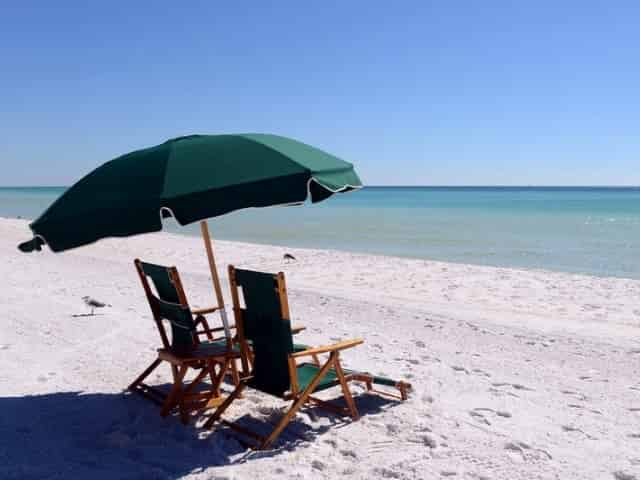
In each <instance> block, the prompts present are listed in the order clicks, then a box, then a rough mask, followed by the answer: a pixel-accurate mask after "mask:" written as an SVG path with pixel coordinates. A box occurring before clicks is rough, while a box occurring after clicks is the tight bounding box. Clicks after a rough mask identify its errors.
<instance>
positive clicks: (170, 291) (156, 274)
mask: <svg viewBox="0 0 640 480" xmlns="http://www.w3.org/2000/svg"><path fill="white" fill-rule="evenodd" d="M139 265H140V268H141V269H142V272H143V274H144V275H145V277H146V278H149V279H151V282H152V283H153V286H154V287H155V290H156V292H157V293H158V296H156V295H154V294H153V292H151V291H149V290H148V291H147V296H148V298H149V302H150V303H151V310H152V311H153V312H154V315H155V316H156V317H157V320H160V321H161V320H163V319H164V320H168V321H169V323H170V325H171V345H170V347H171V350H172V351H173V353H175V354H176V355H186V354H188V353H189V352H192V351H193V350H194V348H195V347H196V343H197V342H196V326H195V322H194V321H193V316H192V314H191V310H190V309H189V307H188V305H183V304H181V302H180V294H179V292H178V289H177V288H176V285H175V282H174V280H173V279H172V273H171V271H172V269H171V268H169V267H164V266H162V265H155V264H153V263H146V262H140V263H139ZM161 336H162V333H161Z"/></svg>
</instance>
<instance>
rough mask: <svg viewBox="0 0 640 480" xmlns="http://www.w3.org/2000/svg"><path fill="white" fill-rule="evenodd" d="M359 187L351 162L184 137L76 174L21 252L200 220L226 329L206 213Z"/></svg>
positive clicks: (291, 146)
mask: <svg viewBox="0 0 640 480" xmlns="http://www.w3.org/2000/svg"><path fill="white" fill-rule="evenodd" d="M361 186H362V184H361V182H360V179H359V178H358V175H357V174H356V173H355V171H354V169H353V165H352V164H350V163H348V162H345V161H343V160H341V159H339V158H337V157H334V156H333V155H330V154H328V153H326V152H323V151H322V150H319V149H317V148H314V147H312V146H310V145H306V144H304V143H301V142H298V141H296V140H292V139H290V138H286V137H281V136H276V135H267V134H238V135H190V136H185V137H178V138H174V139H172V140H168V141H166V142H164V143H162V144H160V145H157V146H154V147H150V148H146V149H143V150H137V151H135V152H131V153H128V154H126V155H123V156H121V157H118V158H116V159H114V160H111V161H109V162H107V163H105V164H103V165H102V166H100V167H98V168H96V169H95V170H94V171H92V172H91V173H89V174H88V175H86V176H85V177H83V178H82V179H80V180H79V181H78V182H77V183H75V184H74V185H73V186H71V187H70V188H69V189H68V190H67V191H66V192H65V193H64V194H62V195H61V196H60V197H59V198H58V199H57V200H56V201H55V202H54V203H53V204H52V205H51V206H50V207H49V208H48V209H47V210H46V211H45V212H44V213H43V214H42V215H41V216H40V217H38V218H37V219H36V220H35V221H34V222H33V223H31V224H30V228H31V230H32V231H33V234H34V238H33V239H32V240H29V241H27V242H24V243H22V244H20V245H19V248H20V250H22V251H23V252H30V251H34V250H40V249H41V247H42V245H44V244H47V245H49V248H51V250H53V251H54V252H61V251H63V250H68V249H70V248H75V247H80V246H82V245H87V244H89V243H92V242H95V241H96V240H99V239H101V238H106V237H127V236H131V235H137V234H141V233H148V232H156V231H159V230H161V229H162V218H166V217H169V216H173V217H174V218H175V219H176V221H177V222H178V223H179V224H181V225H187V224H190V223H193V222H196V221H201V229H202V234H203V238H204V240H205V247H206V250H207V256H208V260H209V265H210V268H211V275H212V279H213V282H214V289H215V293H216V297H217V299H218V307H217V308H220V309H221V312H222V314H223V323H224V324H225V327H226V326H227V321H226V315H224V305H223V301H222V291H221V288H220V283H219V279H218V275H217V270H216V268H215V261H214V257H213V248H212V245H211V237H210V235H209V231H208V227H207V224H206V222H205V221H204V220H205V219H207V218H211V217H215V216H218V215H223V214H225V213H228V212H232V211H234V210H239V209H243V208H248V207H267V206H273V205H288V204H300V203H303V202H304V201H305V200H307V199H308V198H310V199H311V201H312V202H319V201H322V200H324V199H326V198H328V197H330V196H331V195H333V194H334V193H338V192H346V191H350V190H353V189H356V188H360V187H361Z"/></svg>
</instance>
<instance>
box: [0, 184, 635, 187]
mask: <svg viewBox="0 0 640 480" xmlns="http://www.w3.org/2000/svg"><path fill="white" fill-rule="evenodd" d="M72 185H73V184H72ZM72 185H0V188H69V187H71V186H72ZM363 187H364V188H640V185H632V184H628V185H588V184H585V185H561V184H513V185H505V184H461V185H450V184H440V185H435V184H425V185H408V184H397V185H383V184H368V185H366V184H365V185H363Z"/></svg>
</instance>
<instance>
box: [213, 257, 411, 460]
mask: <svg viewBox="0 0 640 480" xmlns="http://www.w3.org/2000/svg"><path fill="white" fill-rule="evenodd" d="M229 282H230V285H231V295H232V298H233V311H234V316H235V320H236V329H237V333H238V338H239V342H240V350H241V358H242V370H243V373H242V378H241V380H240V384H239V385H238V386H237V387H236V388H235V390H234V391H233V392H232V393H231V394H230V395H229V396H228V397H227V398H226V399H225V401H224V402H223V403H222V404H221V405H220V406H219V407H218V408H217V409H216V411H215V412H214V413H213V415H212V416H211V417H210V418H209V419H208V420H207V422H205V424H204V426H205V427H207V428H211V427H212V426H213V424H214V423H215V422H216V421H218V420H221V422H222V423H223V424H225V425H227V426H229V427H230V428H232V429H234V430H236V431H238V432H240V433H242V434H244V435H245V436H247V437H249V438H251V439H252V440H254V443H249V446H251V447H252V448H257V449H264V448H268V447H270V446H271V445H272V444H273V442H274V441H275V440H276V438H277V437H278V436H279V435H280V433H281V432H282V431H283V430H284V428H285V427H286V426H287V424H288V423H289V422H290V421H291V419H292V418H293V417H294V416H295V414H296V412H297V411H298V410H299V409H300V408H301V407H302V406H303V405H304V404H306V403H308V402H311V403H314V404H316V405H318V406H320V407H322V408H327V409H329V410H331V411H334V412H337V413H340V414H345V415H348V416H350V417H351V418H353V419H354V420H356V419H357V418H358V416H359V414H358V409H357V407H356V404H355V402H354V399H353V397H352V395H351V392H350V390H349V386H348V383H349V382H350V381H354V380H355V381H362V382H364V383H365V385H366V386H367V389H368V390H373V384H374V383H381V382H380V381H376V377H373V376H371V375H369V374H367V373H360V372H354V371H347V370H344V369H343V368H342V365H341V362H340V352H341V351H343V350H346V349H348V348H352V347H355V346H357V345H360V344H361V343H363V340H362V339H353V340H346V341H342V342H338V343H335V344H333V345H326V346H322V347H316V348H307V349H305V350H302V351H297V352H296V351H294V348H293V340H292V332H291V324H290V316H289V305H288V300H287V291H286V286H285V279H284V274H283V273H282V272H281V273H278V274H276V275H274V274H269V273H262V272H254V271H250V270H240V269H236V268H234V267H233V266H229ZM241 293H242V297H243V298H244V304H245V306H244V307H242V306H241V303H240V295H241ZM249 341H251V343H252V345H253V365H252V369H251V371H250V372H249V366H250V364H249V359H250V357H251V355H250V349H249ZM321 354H328V355H329V357H328V359H327V360H325V361H324V362H319V363H309V362H304V363H300V364H298V363H297V361H298V360H299V359H303V358H309V357H313V356H317V355H321ZM379 379H380V378H379V377H378V380H379ZM383 380H384V381H386V382H387V384H388V385H391V386H394V387H396V388H397V389H398V390H399V391H400V394H399V395H393V396H396V397H397V398H401V399H406V398H407V392H408V391H409V390H410V389H411V385H410V384H408V383H404V382H395V381H391V380H388V379H383ZM335 386H340V387H341V389H342V394H343V397H344V400H345V403H346V407H342V406H339V405H336V404H335V403H333V402H327V401H324V400H320V399H318V398H316V397H313V396H312V394H313V393H315V392H318V391H321V390H325V389H328V388H331V387H335ZM246 387H249V388H253V389H256V390H259V391H261V392H264V393H267V394H270V395H274V396H276V397H279V398H281V399H283V400H288V401H292V402H293V403H292V405H291V407H290V408H289V410H288V411H287V412H286V414H285V415H284V416H283V417H282V419H281V420H280V421H279V422H278V423H277V425H276V426H275V427H274V428H273V430H272V431H271V433H270V434H269V435H268V436H261V435H258V434H257V433H255V432H253V431H251V430H249V429H247V428H245V427H243V426H240V425H239V424H237V423H234V422H228V421H226V420H222V419H221V416H222V414H223V413H224V411H225V410H226V409H227V408H228V407H229V406H230V405H231V403H232V402H233V401H234V400H235V399H237V398H238V397H239V396H240V395H241V393H242V391H243V390H244V389H245V388H246ZM380 393H386V392H380Z"/></svg>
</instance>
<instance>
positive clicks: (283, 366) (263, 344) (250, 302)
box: [235, 269, 293, 396]
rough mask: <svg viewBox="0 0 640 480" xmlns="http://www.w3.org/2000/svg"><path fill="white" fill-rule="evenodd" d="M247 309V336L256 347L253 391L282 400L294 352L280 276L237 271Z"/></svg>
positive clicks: (244, 313) (244, 311)
mask: <svg viewBox="0 0 640 480" xmlns="http://www.w3.org/2000/svg"><path fill="white" fill-rule="evenodd" d="M235 281H236V284H237V285H238V287H241V288H242V293H243V297H244V303H245V308H244V309H242V310H241V321H242V327H243V331H244V336H245V338H246V339H247V340H250V341H251V342H252V346H253V354H254V358H253V372H252V376H253V378H252V380H251V383H250V385H251V387H253V388H256V389H258V390H260V391H263V392H266V393H270V394H272V395H277V396H281V395H282V394H283V393H284V392H286V391H287V390H289V388H290V386H291V382H290V377H289V363H288V357H289V354H290V353H292V352H293V335H292V333H291V322H290V321H289V319H286V318H283V317H282V308H281V303H280V302H281V300H280V295H279V292H278V283H277V276H276V275H273V274H269V273H262V272H254V271H252V270H240V269H236V270H235Z"/></svg>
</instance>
